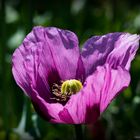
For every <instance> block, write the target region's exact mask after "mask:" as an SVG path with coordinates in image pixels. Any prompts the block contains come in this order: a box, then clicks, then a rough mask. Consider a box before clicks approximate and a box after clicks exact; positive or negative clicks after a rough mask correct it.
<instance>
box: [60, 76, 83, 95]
mask: <svg viewBox="0 0 140 140" xmlns="http://www.w3.org/2000/svg"><path fill="white" fill-rule="evenodd" d="M82 87H83V86H82V83H81V82H80V81H78V80H75V79H71V80H66V81H65V82H63V84H62V85H61V94H62V95H72V94H75V93H77V92H79V91H80V90H81V89H82Z"/></svg>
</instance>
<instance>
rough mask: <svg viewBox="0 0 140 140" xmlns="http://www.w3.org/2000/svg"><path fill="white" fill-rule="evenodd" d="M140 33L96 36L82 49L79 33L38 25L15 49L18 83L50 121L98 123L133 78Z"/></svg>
mask: <svg viewBox="0 0 140 140" xmlns="http://www.w3.org/2000/svg"><path fill="white" fill-rule="evenodd" d="M139 39H140V37H139V36H138V35H132V34H129V33H109V34H106V35H103V36H93V37H92V38H90V39H88V40H87V41H86V43H85V44H84V45H83V48H82V50H80V49H79V46H78V39H77V36H76V35H75V34H74V33H73V32H71V31H68V30H62V29H58V28H55V27H48V28H44V27H35V28H33V30H32V31H31V33H29V34H28V35H27V36H26V38H25V39H24V41H23V43H22V44H21V45H20V46H19V48H17V49H16V51H15V52H14V54H13V57H12V63H13V65H12V72H13V75H14V78H15V80H16V82H17V84H18V85H19V86H20V87H21V88H22V89H23V91H24V92H25V93H26V95H27V96H29V98H30V99H31V101H32V103H33V105H34V107H35V109H36V111H37V112H38V113H39V114H40V115H41V116H42V117H43V118H45V119H46V120H47V121H49V122H54V123H66V124H84V123H94V122H95V121H96V120H97V119H98V117H99V116H100V114H101V113H102V112H103V111H104V110H105V109H106V108H107V106H108V105H109V104H110V103H111V101H112V100H113V99H114V98H115V97H116V96H117V95H118V93H119V92H120V91H122V90H123V89H124V88H126V87H128V85H129V83H130V74H129V68H130V64H131V61H132V60H133V58H134V56H135V54H136V51H137V49H138V47H139Z"/></svg>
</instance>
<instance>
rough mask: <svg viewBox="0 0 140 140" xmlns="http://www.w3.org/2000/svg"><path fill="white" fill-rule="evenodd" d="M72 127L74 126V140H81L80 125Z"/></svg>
mask: <svg viewBox="0 0 140 140" xmlns="http://www.w3.org/2000/svg"><path fill="white" fill-rule="evenodd" d="M74 126H75V135H76V140H83V131H82V125H80V124H75V125H74Z"/></svg>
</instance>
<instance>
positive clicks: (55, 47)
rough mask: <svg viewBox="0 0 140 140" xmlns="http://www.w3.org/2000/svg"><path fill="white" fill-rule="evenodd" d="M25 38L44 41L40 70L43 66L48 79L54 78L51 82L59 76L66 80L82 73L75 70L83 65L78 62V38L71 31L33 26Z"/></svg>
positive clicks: (32, 40)
mask: <svg viewBox="0 0 140 140" xmlns="http://www.w3.org/2000/svg"><path fill="white" fill-rule="evenodd" d="M26 40H28V41H31V42H33V43H36V42H43V43H44V44H43V46H42V49H43V52H42V58H41V64H42V70H43V68H44V72H46V74H45V75H48V76H50V77H49V80H51V79H54V80H52V82H53V81H55V80H58V79H59V78H60V79H61V80H66V79H72V78H77V76H79V75H82V73H81V71H77V69H78V67H80V68H83V66H82V63H80V62H81V60H80V59H81V57H80V50H79V47H78V39H77V36H76V35H75V34H74V33H73V32H71V31H68V30H61V29H58V28H55V27H48V28H43V27H35V28H34V29H33V31H32V32H31V33H30V34H29V35H28V36H27V37H26ZM79 73H80V74H79ZM54 75H56V77H57V79H55V77H54ZM78 78H79V77H78Z"/></svg>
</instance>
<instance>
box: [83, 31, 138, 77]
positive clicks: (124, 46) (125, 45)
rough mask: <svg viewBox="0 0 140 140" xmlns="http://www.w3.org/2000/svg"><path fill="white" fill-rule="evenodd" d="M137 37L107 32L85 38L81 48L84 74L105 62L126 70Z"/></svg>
mask: <svg viewBox="0 0 140 140" xmlns="http://www.w3.org/2000/svg"><path fill="white" fill-rule="evenodd" d="M139 39H140V37H139V36H138V35H136V34H134V35H132V34H129V33H109V34H106V35H103V36H93V37H92V38H90V39H89V40H87V41H86V43H85V44H84V46H83V49H82V60H83V63H84V66H85V69H86V70H85V71H86V75H90V74H91V73H93V71H94V70H95V69H96V67H97V66H99V65H104V64H105V63H109V64H110V65H111V66H112V68H116V67H117V66H121V67H124V68H125V69H127V70H128V69H129V68H130V63H131V61H132V60H133V58H134V56H135V54H136V51H137V49H138V47H139Z"/></svg>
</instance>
